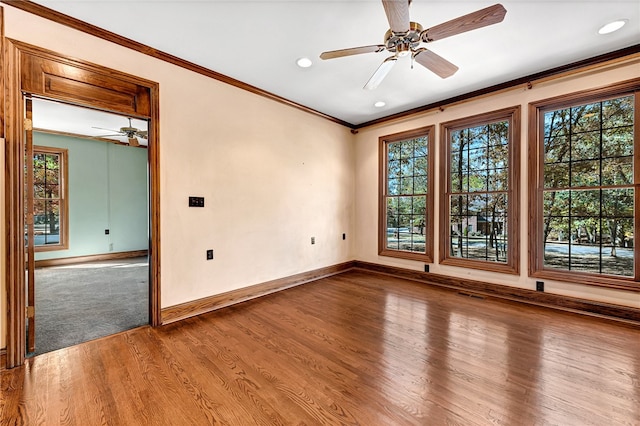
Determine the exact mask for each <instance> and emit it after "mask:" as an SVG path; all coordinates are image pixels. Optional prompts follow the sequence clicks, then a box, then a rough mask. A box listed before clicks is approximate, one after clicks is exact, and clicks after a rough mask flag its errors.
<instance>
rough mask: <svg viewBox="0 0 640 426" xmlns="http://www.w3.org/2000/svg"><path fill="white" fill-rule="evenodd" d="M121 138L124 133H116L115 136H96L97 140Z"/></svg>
mask: <svg viewBox="0 0 640 426" xmlns="http://www.w3.org/2000/svg"><path fill="white" fill-rule="evenodd" d="M105 130H106V129H105ZM120 136H124V135H123V134H122V133H116V134H113V135H98V136H96V138H114V137H120Z"/></svg>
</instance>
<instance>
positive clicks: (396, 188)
mask: <svg viewBox="0 0 640 426" xmlns="http://www.w3.org/2000/svg"><path fill="white" fill-rule="evenodd" d="M387 194H388V195H400V179H389V180H388V181H387Z"/></svg>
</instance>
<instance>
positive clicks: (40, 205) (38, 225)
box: [34, 200, 60, 246]
mask: <svg viewBox="0 0 640 426" xmlns="http://www.w3.org/2000/svg"><path fill="white" fill-rule="evenodd" d="M59 203H60V202H59V201H45V200H40V201H37V202H36V203H34V204H37V206H35V209H34V210H35V213H36V214H35V215H34V233H35V241H34V245H36V246H38V245H47V244H59V243H60V204H59Z"/></svg>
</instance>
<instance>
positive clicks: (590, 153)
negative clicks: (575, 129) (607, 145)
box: [571, 131, 600, 161]
mask: <svg viewBox="0 0 640 426" xmlns="http://www.w3.org/2000/svg"><path fill="white" fill-rule="evenodd" d="M594 158H600V132H599V131H597V132H588V133H579V134H577V135H574V136H573V137H572V138H571V160H572V161H577V160H592V159H594Z"/></svg>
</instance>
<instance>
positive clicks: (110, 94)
mask: <svg viewBox="0 0 640 426" xmlns="http://www.w3.org/2000/svg"><path fill="white" fill-rule="evenodd" d="M3 41H4V43H3V44H4V49H3V55H4V60H3V61H2V65H3V66H2V68H3V74H4V75H3V77H4V106H5V110H4V136H5V222H6V287H7V349H6V367H7V368H13V367H16V366H19V365H22V364H23V363H24V361H25V358H26V336H25V335H26V319H25V311H26V297H25V254H24V224H25V220H24V167H25V156H24V153H25V141H24V118H23V117H24V108H25V105H24V95H32V96H36V97H42V98H46V99H51V100H54V101H59V102H64V103H69V104H73V105H78V106H82V107H87V108H92V109H99V110H104V111H109V112H114V113H117V114H121V115H125V116H130V117H135V118H140V119H145V120H150V123H149V133H148V148H147V151H148V154H147V155H148V167H149V233H150V239H149V324H150V325H151V326H158V325H160V324H161V321H162V319H161V311H160V162H159V146H158V134H159V118H160V117H159V103H160V102H159V84H158V83H156V82H153V81H149V80H146V79H142V78H139V77H136V76H133V75H130V74H126V73H122V72H120V71H116V70H113V69H109V68H106V67H103V66H100V65H96V64H93V63H89V62H86V61H81V60H78V59H74V58H70V57H67V56H65V55H62V54H58V53H55V52H52V51H49V50H46V49H42V48H39V47H36V46H32V45H29V44H26V43H23V42H20V41H16V40H12V39H9V38H4V39H3ZM34 76H35V77H34ZM0 118H1V117H0Z"/></svg>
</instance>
